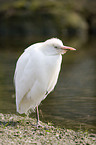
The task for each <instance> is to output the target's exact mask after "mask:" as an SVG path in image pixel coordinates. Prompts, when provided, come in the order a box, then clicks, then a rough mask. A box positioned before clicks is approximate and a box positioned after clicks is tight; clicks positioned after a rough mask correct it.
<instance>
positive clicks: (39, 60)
mask: <svg viewBox="0 0 96 145" xmlns="http://www.w3.org/2000/svg"><path fill="white" fill-rule="evenodd" d="M68 49H70V50H75V49H74V48H72V47H67V46H64V45H63V43H62V41H61V40H59V39H57V38H52V39H49V40H47V41H45V42H41V43H36V44H33V45H31V46H30V47H28V48H27V49H25V51H24V53H23V54H22V55H21V56H20V57H19V59H18V61H17V64H16V70H15V75H14V81H15V92H16V106H17V112H19V113H20V114H22V113H27V112H28V110H29V109H32V110H34V109H35V107H36V106H38V105H39V104H40V102H41V101H42V100H43V99H45V97H46V96H47V95H48V94H49V93H50V92H51V91H52V90H53V89H54V87H55V85H56V83H57V79H58V75H59V72H60V67H61V62H62V55H61V54H64V53H66V51H67V50H68Z"/></svg>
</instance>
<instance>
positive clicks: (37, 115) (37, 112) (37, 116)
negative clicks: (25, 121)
mask: <svg viewBox="0 0 96 145" xmlns="http://www.w3.org/2000/svg"><path fill="white" fill-rule="evenodd" d="M36 118H37V126H38V125H39V110H38V106H37V107H36Z"/></svg>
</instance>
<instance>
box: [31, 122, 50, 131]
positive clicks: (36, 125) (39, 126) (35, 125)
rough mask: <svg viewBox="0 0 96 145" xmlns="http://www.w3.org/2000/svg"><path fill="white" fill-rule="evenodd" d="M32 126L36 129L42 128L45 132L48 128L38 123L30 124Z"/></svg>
mask: <svg viewBox="0 0 96 145" xmlns="http://www.w3.org/2000/svg"><path fill="white" fill-rule="evenodd" d="M32 126H34V127H36V128H37V129H41V128H44V129H45V130H48V128H47V127H46V126H44V125H42V124H40V122H37V124H32Z"/></svg>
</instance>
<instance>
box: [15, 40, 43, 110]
mask: <svg viewBox="0 0 96 145" xmlns="http://www.w3.org/2000/svg"><path fill="white" fill-rule="evenodd" d="M40 45H41V44H38V43H37V44H35V45H33V46H30V47H29V48H27V49H26V50H25V51H24V53H23V54H22V55H21V56H20V58H19V59H18V61H17V64H16V70H15V75H14V81H15V90H16V105H17V109H18V107H19V104H20V102H21V100H22V99H23V97H24V96H25V95H26V94H28V93H29V91H30V90H32V88H34V86H35V89H36V85H37V84H36V83H37V82H38V80H37V69H38V66H37V63H36V62H38V54H37V52H36V50H35V48H36V47H38V46H40ZM37 86H38V85H37Z"/></svg>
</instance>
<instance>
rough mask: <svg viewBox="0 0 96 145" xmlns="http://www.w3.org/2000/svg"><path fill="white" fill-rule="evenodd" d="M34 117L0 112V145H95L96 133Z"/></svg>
mask: <svg viewBox="0 0 96 145" xmlns="http://www.w3.org/2000/svg"><path fill="white" fill-rule="evenodd" d="M40 124H41V125H42V126H39V127H38V128H37V127H36V126H35V125H36V119H33V118H29V117H28V116H27V117H22V116H18V115H15V114H2V113H0V145H13V144H14V145H19V144H21V145H30V144H31V145H43V144H44V145H96V134H93V133H89V132H87V131H85V132H84V131H78V132H75V131H73V130H71V129H65V128H64V129H62V128H58V127H57V128H56V127H54V126H52V125H51V124H50V123H48V124H45V123H43V122H41V121H40Z"/></svg>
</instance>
